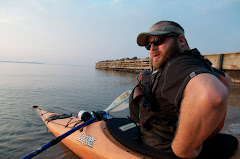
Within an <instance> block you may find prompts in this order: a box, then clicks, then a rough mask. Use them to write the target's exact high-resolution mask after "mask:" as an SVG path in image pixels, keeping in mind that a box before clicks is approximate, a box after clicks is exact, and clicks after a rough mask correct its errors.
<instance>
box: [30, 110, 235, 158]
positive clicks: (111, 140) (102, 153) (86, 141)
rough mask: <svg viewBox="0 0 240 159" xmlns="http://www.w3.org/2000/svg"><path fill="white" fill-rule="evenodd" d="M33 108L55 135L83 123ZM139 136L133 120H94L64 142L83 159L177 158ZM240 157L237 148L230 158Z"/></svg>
mask: <svg viewBox="0 0 240 159" xmlns="http://www.w3.org/2000/svg"><path fill="white" fill-rule="evenodd" d="M33 108H34V109H35V111H36V112H37V113H38V115H39V116H40V117H41V119H42V120H43V122H44V123H45V125H46V126H47V127H48V129H49V130H50V131H51V132H52V133H53V134H54V135H55V136H60V135H62V134H64V133H66V132H68V131H69V130H71V129H72V128H74V127H76V126H78V125H80V124H82V123H83V122H82V120H81V119H80V118H78V117H74V116H72V115H66V114H57V113H52V112H48V111H45V110H43V109H41V108H39V107H38V106H33ZM138 134H139V128H138V125H137V124H135V123H134V122H132V121H131V120H129V119H127V118H112V119H107V120H101V121H95V122H93V123H92V124H90V125H87V126H85V127H83V128H81V129H80V130H77V131H75V132H74V133H72V134H71V135H69V136H67V137H66V138H64V139H63V140H62V141H61V142H62V143H63V144H65V145H66V146H67V147H68V148H69V149H70V150H72V151H73V152H74V153H75V154H76V155H78V156H79V157H80V158H83V159H85V158H91V159H113V158H114V159H126V158H128V159H140V158H141V159H149V158H159V159H165V158H166V159H174V158H177V157H176V156H175V155H173V154H172V153H167V152H164V151H159V150H155V149H153V148H151V147H149V146H148V145H146V144H145V143H143V142H142V141H139V140H138V139H137V136H138ZM239 139H240V138H239V137H238V140H239ZM239 154H240V150H239V148H238V149H237V151H236V154H235V155H234V156H233V157H231V158H232V159H238V158H240V157H239V156H240V155H239Z"/></svg>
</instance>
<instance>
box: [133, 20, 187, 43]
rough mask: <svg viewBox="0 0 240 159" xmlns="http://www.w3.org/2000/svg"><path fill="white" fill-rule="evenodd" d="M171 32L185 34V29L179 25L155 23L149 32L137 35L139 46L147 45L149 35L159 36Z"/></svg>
mask: <svg viewBox="0 0 240 159" xmlns="http://www.w3.org/2000/svg"><path fill="white" fill-rule="evenodd" d="M169 33H176V34H181V35H184V31H183V30H182V29H180V28H178V27H175V26H172V25H166V24H165V25H161V24H154V25H153V26H152V27H151V28H150V29H149V30H148V32H143V33H140V34H139V35H138V37H137V44H138V45H139V46H145V45H147V42H148V36H149V35H152V36H158V35H164V34H169Z"/></svg>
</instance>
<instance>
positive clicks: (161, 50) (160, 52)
mask: <svg viewBox="0 0 240 159" xmlns="http://www.w3.org/2000/svg"><path fill="white" fill-rule="evenodd" d="M157 37H159V36H149V37H148V42H152V41H153V40H154V39H156V38H157ZM179 52H182V51H181V48H180V44H179V42H178V40H177V37H175V38H173V37H168V38H165V39H164V41H163V42H162V43H161V44H160V45H158V46H155V45H153V44H152V45H151V48H150V50H149V53H150V60H151V62H152V64H153V67H154V68H155V69H159V68H161V67H163V66H164V65H165V64H166V63H167V62H168V61H169V60H170V59H171V57H172V56H173V55H175V54H176V53H179Z"/></svg>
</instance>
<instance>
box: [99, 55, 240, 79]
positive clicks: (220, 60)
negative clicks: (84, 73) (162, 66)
mask: <svg viewBox="0 0 240 159" xmlns="http://www.w3.org/2000/svg"><path fill="white" fill-rule="evenodd" d="M203 56H204V58H207V59H208V60H210V61H211V62H212V66H213V67H215V68H218V69H220V70H223V71H224V72H226V73H227V74H228V75H230V76H231V77H232V81H233V82H240V52H230V53H218V54H207V55H203ZM96 69H105V70H114V71H125V72H137V73H138V72H140V71H142V70H152V64H151V62H150V61H149V59H122V60H111V61H109V60H107V61H100V62H98V63H96Z"/></svg>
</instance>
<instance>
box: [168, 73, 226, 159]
mask: <svg viewBox="0 0 240 159" xmlns="http://www.w3.org/2000/svg"><path fill="white" fill-rule="evenodd" d="M227 98H228V89H227V88H226V87H225V86H224V85H223V83H222V82H221V81H220V80H218V79H217V78H216V77H215V76H213V75H211V74H208V73H204V74H199V75H197V76H196V77H194V78H193V79H191V80H190V81H189V83H188V84H187V86H186V89H185V90H184V98H183V100H182V103H181V109H180V117H179V123H178V129H177V132H176V135H175V138H174V140H173V142H172V150H173V152H174V153H175V154H176V155H177V156H178V157H181V158H195V157H197V156H198V155H199V153H200V152H201V148H202V143H203V141H204V140H205V139H206V138H207V137H208V136H209V134H211V132H212V131H213V130H214V129H215V128H216V127H217V126H218V124H219V123H220V122H221V120H222V118H223V116H224V114H225V111H226V107H227Z"/></svg>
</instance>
